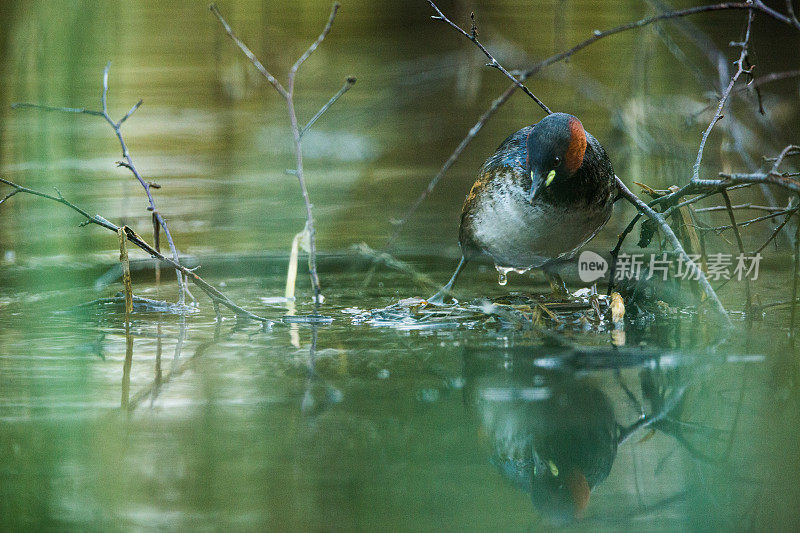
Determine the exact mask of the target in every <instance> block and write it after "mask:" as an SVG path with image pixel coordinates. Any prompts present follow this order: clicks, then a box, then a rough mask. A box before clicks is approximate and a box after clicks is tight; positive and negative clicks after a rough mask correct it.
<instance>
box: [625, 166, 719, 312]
mask: <svg viewBox="0 0 800 533" xmlns="http://www.w3.org/2000/svg"><path fill="white" fill-rule="evenodd" d="M614 179H615V181H616V183H617V187H619V191H620V193H621V194H622V197H623V198H625V199H626V200H627V201H628V202H630V203H631V204H633V205H634V207H636V209H637V210H638V211H639V212H640V213H643V214H644V215H645V216H647V218H649V219H651V220H653V221H655V223H656V224H658V226H659V227H660V228H661V230H662V232H663V233H664V236H665V237H666V238H667V240H668V241H669V243H670V245H672V248H673V249H674V250H675V252H676V253H677V254H679V255H680V256H681V257H682V258H683V261H684V264H686V266H687V268H688V269H689V270H690V271H691V272H692V274H693V275H694V276H696V277H697V281H698V283H699V284H700V287H701V288H702V289H703V291H704V292H705V293H706V296H707V297H708V299H709V300H710V301H711V302H712V303H713V304H714V307H715V308H716V310H717V312H719V314H720V315H721V316H722V317H723V318H724V320H725V322H726V324H727V325H731V319H730V317H728V313H727V312H726V311H725V307H724V306H723V305H722V302H720V300H719V297H718V296H717V293H716V292H714V289H713V288H712V287H711V284H710V283H709V282H708V279H707V278H706V275H705V274H704V273H703V271H702V270H701V269H700V267H698V266H697V264H696V263H695V262H694V261H692V259H691V258H690V257H689V256H688V254H687V253H686V252H685V251H684V249H683V246H682V245H681V243H680V241H679V240H678V238H677V237H676V236H675V232H673V231H672V228H670V227H669V224H667V221H666V220H665V219H664V216H663V215H662V214H661V213H659V212H658V211H656V210H654V209H653V208H652V207H650V206H649V205H647V204H646V203H644V202H643V201H642V200H641V199H640V198H639V197H638V196H636V195H635V194H634V193H633V192H631V190H630V189H628V187H626V186H625V183H623V182H622V180H621V179H619V178H618V177H617V176H614Z"/></svg>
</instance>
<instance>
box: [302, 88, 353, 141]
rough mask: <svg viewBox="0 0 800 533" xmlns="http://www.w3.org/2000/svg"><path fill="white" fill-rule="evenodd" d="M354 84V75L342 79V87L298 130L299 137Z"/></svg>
mask: <svg viewBox="0 0 800 533" xmlns="http://www.w3.org/2000/svg"><path fill="white" fill-rule="evenodd" d="M355 84H356V78H355V77H353V76H348V77H347V79H346V80H344V85H342V88H341V89H339V91H338V92H337V93H336V94H334V95H333V97H331V99H330V100H328V102H327V103H326V104H325V105H324V106H322V107H321V108H320V110H319V111H317V113H316V114H315V115H314V116H313V117H311V120H309V121H308V122H307V123H306V125H305V126H303V128H302V129H301V130H300V138H302V137H303V135H305V134H306V132H307V131H308V130H309V129H310V128H311V126H313V125H314V123H315V122H316V121H317V120H318V119H319V117H321V116H322V115H323V114H325V112H326V111H327V110H328V109H329V108H330V107H331V106H332V105H333V104H335V103H336V100H338V99H339V98H341V97H342V95H343V94H344V93H346V92H347V91H349V90H350V88H351V87H352V86H353V85H355Z"/></svg>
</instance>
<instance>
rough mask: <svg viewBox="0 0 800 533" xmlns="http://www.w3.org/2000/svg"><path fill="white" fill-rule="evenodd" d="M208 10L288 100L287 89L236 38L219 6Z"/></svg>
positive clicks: (214, 5)
mask: <svg viewBox="0 0 800 533" xmlns="http://www.w3.org/2000/svg"><path fill="white" fill-rule="evenodd" d="M208 8H209V9H210V10H211V12H212V13H214V15H216V17H217V18H218V19H219V22H220V24H222V27H223V28H224V29H225V32H226V33H227V34H228V36H229V37H230V38H231V39H232V40H233V42H234V43H236V46H238V47H239V48H240V49H241V51H242V52H244V55H246V56H247V59H249V60H250V62H251V63H252V64H253V65H254V66H255V67H256V70H258V71H259V72H260V73H261V75H262V76H264V77H265V78H266V79H267V81H268V82H270V83H271V84H272V86H273V87H275V90H276V91H278V93H280V95H281V96H283V97H284V98H288V97H289V93H287V92H286V89H284V88H283V85H281V83H280V82H279V81H278V80H276V79H275V76H273V75H272V74H270V73H269V71H268V70H267V69H266V68H265V67H264V65H262V64H261V61H259V60H258V58H257V57H256V56H255V54H254V53H253V52H251V51H250V49H249V48H248V47H247V45H245V44H244V43H243V42H242V41H241V40H240V39H239V38H238V37H237V36H236V34H234V33H233V30H232V29H231V27H230V25H229V24H228V23H227V22H226V21H225V19H224V18H222V13H220V12H219V9H218V8H217V4H211V5H210V6H208Z"/></svg>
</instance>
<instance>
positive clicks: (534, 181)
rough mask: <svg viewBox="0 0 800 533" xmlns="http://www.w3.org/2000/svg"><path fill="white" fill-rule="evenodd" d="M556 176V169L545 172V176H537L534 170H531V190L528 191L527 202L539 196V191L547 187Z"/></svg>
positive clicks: (531, 201)
mask: <svg viewBox="0 0 800 533" xmlns="http://www.w3.org/2000/svg"><path fill="white" fill-rule="evenodd" d="M555 177H556V171H555V170H551V171H550V172H548V173H547V176H544V175H542V176H540V177H538V178H537V176H536V172H535V171H533V170H531V190H530V192H529V193H528V202H529V203H533V201H534V200H536V197H537V196H539V193H540V192H541V191H542V190H543V189H544V188H545V187H549V186H550V184H551V183H553V179H554V178H555Z"/></svg>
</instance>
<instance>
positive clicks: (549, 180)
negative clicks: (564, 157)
mask: <svg viewBox="0 0 800 533" xmlns="http://www.w3.org/2000/svg"><path fill="white" fill-rule="evenodd" d="M555 177H556V171H555V170H551V171H550V173H549V174H548V175H547V179H546V180H544V186H545V187H548V186H549V185H550V184H551V183H553V178H555Z"/></svg>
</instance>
